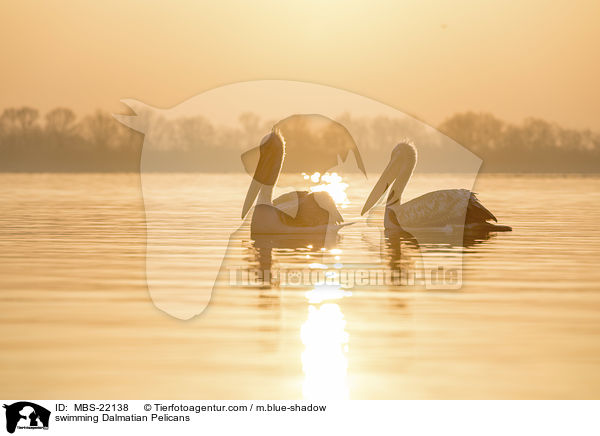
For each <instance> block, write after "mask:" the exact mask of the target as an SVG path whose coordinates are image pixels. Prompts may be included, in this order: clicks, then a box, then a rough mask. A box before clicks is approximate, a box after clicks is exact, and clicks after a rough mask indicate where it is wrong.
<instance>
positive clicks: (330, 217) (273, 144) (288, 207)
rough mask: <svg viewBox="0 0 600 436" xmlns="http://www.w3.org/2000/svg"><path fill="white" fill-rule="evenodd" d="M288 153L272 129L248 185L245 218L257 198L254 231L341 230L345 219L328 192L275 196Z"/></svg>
mask: <svg viewBox="0 0 600 436" xmlns="http://www.w3.org/2000/svg"><path fill="white" fill-rule="evenodd" d="M284 156H285V142H284V140H283V138H282V137H281V135H280V134H279V133H277V132H272V133H270V134H269V135H267V136H266V137H265V138H264V139H263V141H262V142H261V146H260V158H259V161H258V165H257V167H256V171H255V173H254V177H253V179H252V183H251V184H250V187H249V188H248V194H247V195H246V201H245V203H244V209H243V211H242V218H243V217H244V216H246V214H247V213H248V210H249V209H250V207H251V206H252V204H253V203H254V200H255V199H257V198H258V199H257V204H256V207H255V208H254V213H253V214H252V222H251V225H250V229H251V232H252V233H253V234H321V233H326V232H327V231H328V230H334V231H336V230H338V229H339V228H340V227H342V226H343V224H341V223H342V222H343V221H344V220H343V218H342V215H341V214H340V212H339V210H338V209H337V207H336V206H335V202H334V201H333V198H331V196H330V195H329V194H328V193H327V192H308V191H292V192H288V193H286V194H283V195H281V196H279V197H277V198H276V199H275V200H273V199H272V196H273V188H274V186H275V184H276V183H277V179H278V178H279V173H280V172H281V167H282V165H283V159H284Z"/></svg>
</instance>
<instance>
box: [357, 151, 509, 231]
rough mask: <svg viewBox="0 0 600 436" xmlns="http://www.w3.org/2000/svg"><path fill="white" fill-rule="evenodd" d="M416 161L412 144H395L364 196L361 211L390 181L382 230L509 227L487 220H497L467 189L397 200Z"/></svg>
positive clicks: (445, 190) (387, 186) (503, 229)
mask: <svg viewBox="0 0 600 436" xmlns="http://www.w3.org/2000/svg"><path fill="white" fill-rule="evenodd" d="M416 164H417V150H416V148H415V147H414V146H413V145H412V144H410V143H408V142H402V143H400V144H398V145H397V146H396V147H395V148H394V150H393V151H392V156H391V160H390V163H389V164H388V165H387V167H386V168H385V170H383V173H382V174H381V177H380V178H379V180H378V181H377V183H376V184H375V187H374V188H373V190H372V191H371V194H370V195H369V198H367V201H366V202H365V205H364V207H363V209H362V213H361V215H364V214H365V212H367V211H368V210H369V209H371V208H372V207H373V205H375V203H376V202H377V201H378V200H379V199H380V198H381V196H382V195H383V194H384V193H385V192H386V191H387V189H388V188H389V187H390V185H391V189H390V194H389V196H388V199H387V203H386V208H385V216H384V226H385V228H386V230H404V231H410V230H411V229H431V230H447V229H454V228H457V227H463V226H464V229H465V230H484V231H510V230H512V229H511V228H510V227H509V226H503V225H498V224H493V223H490V222H489V221H490V220H493V221H496V222H498V220H497V219H496V217H495V216H494V215H493V214H492V213H491V212H490V211H489V210H488V209H486V208H485V206H483V204H481V203H480V202H479V200H478V199H477V197H476V196H475V194H474V193H473V192H471V191H469V190H468V189H444V190H440V191H434V192H429V193H427V194H424V195H421V196H420V197H417V198H414V199H412V200H410V201H408V202H406V203H401V197H402V193H403V192H404V188H405V187H406V185H407V183H408V181H409V180H410V178H411V176H412V174H413V171H414V169H415V165H416ZM392 182H393V184H392Z"/></svg>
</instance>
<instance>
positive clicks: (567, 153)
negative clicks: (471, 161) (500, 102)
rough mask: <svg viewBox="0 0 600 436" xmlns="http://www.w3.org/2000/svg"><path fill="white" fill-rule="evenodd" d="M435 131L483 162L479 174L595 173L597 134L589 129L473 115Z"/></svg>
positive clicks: (599, 163)
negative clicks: (508, 120)
mask: <svg viewBox="0 0 600 436" xmlns="http://www.w3.org/2000/svg"><path fill="white" fill-rule="evenodd" d="M438 130H439V131H441V132H442V133H445V134H446V135H448V136H449V137H451V138H452V139H454V140H455V141H456V142H458V143H459V144H461V145H463V146H465V147H467V148H468V149H470V150H471V151H472V152H473V153H475V154H477V155H478V156H479V157H480V158H482V159H483V165H482V171H486V172H518V173H519V172H525V173H527V172H542V173H544V172H554V173H573V172H579V173H597V172H600V134H598V133H595V132H592V131H591V130H575V129H567V128H563V127H560V126H559V125H557V124H555V123H550V122H548V121H544V120H541V119H537V118H528V119H526V120H524V121H523V122H522V123H520V124H512V123H506V122H503V121H501V120H499V119H498V118H496V117H494V116H493V115H490V114H487V113H474V112H466V113H461V114H456V115H453V116H452V117H450V118H448V119H446V120H445V121H444V122H443V123H442V124H441V125H440V126H438Z"/></svg>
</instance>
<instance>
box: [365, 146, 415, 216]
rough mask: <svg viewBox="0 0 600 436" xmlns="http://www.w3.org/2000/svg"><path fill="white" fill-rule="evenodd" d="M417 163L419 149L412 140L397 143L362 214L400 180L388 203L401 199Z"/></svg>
mask: <svg viewBox="0 0 600 436" xmlns="http://www.w3.org/2000/svg"><path fill="white" fill-rule="evenodd" d="M416 164H417V149H416V148H415V146H414V145H413V143H412V142H410V141H403V142H401V143H399V144H398V145H396V146H395V147H394V149H393V150H392V153H391V156H390V162H389V163H388V165H387V166H386V167H385V169H384V170H383V173H381V177H379V180H378V181H377V183H376V184H375V186H374V187H373V190H372V191H371V194H369V198H367V201H366V202H365V205H364V206H363V209H362V212H361V215H364V214H365V213H366V212H367V211H368V210H369V209H371V208H372V207H373V206H374V205H375V203H377V201H379V199H380V198H381V197H382V196H383V194H385V192H386V191H387V190H388V188H389V187H390V186H391V185H392V183H394V181H396V180H397V181H398V182H399V183H398V184H397V185H396V186H398V188H399V189H397V190H396V191H397V192H394V191H392V192H391V193H390V195H389V198H388V205H390V206H391V205H392V204H394V203H396V202H397V201H399V199H400V194H402V190H404V187H405V186H406V183H408V180H409V179H410V176H411V175H412V172H413V170H414V168H415V165H416Z"/></svg>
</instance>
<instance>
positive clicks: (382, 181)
mask: <svg viewBox="0 0 600 436" xmlns="http://www.w3.org/2000/svg"><path fill="white" fill-rule="evenodd" d="M394 163H395V162H394V160H393V159H392V160H391V161H390V163H388V165H387V167H385V169H384V170H383V173H382V174H381V177H379V180H377V183H376V184H375V186H374V187H373V190H372V191H371V193H370V194H369V198H367V201H365V205H364V206H363V208H362V212H361V213H360V214H361V215H364V214H365V213H367V212H368V211H369V209H371V208H372V207H373V206H375V203H377V202H378V201H379V199H380V198H381V197H382V196H383V194H385V191H387V190H388V188H389V187H390V186H391V184H392V183H394V180H396V177H397V175H398V167H397V165H395V164H394Z"/></svg>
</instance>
